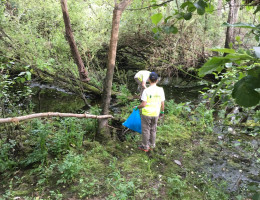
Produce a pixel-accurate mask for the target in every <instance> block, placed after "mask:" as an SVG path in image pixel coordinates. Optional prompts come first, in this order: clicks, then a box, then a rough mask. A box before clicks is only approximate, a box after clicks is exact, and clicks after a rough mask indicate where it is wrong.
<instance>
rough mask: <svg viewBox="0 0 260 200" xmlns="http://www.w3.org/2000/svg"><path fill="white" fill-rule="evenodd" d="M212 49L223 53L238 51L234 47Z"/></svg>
mask: <svg viewBox="0 0 260 200" xmlns="http://www.w3.org/2000/svg"><path fill="white" fill-rule="evenodd" d="M210 50H211V51H217V52H221V53H236V51H235V50H234V49H226V48H217V49H210Z"/></svg>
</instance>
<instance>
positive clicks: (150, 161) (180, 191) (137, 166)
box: [0, 101, 229, 200]
mask: <svg viewBox="0 0 260 200" xmlns="http://www.w3.org/2000/svg"><path fill="white" fill-rule="evenodd" d="M135 103H137V102H132V103H130V105H128V106H127V107H126V108H122V110H125V112H123V114H122V116H126V113H127V112H128V113H129V112H130V111H131V110H132V104H135ZM196 109H197V110H196ZM198 109H200V110H205V108H203V107H202V105H200V106H198V107H197V108H190V107H188V105H178V104H175V103H174V102H172V101H169V102H168V103H166V116H165V119H160V121H159V127H158V132H157V146H156V148H155V149H154V150H153V151H150V152H148V153H144V152H142V151H140V150H138V148H137V146H138V144H139V141H140V140H141V135H140V134H138V133H133V132H127V133H126V137H125V138H126V140H125V141H123V142H122V141H119V140H118V139H117V138H114V139H111V141H108V142H107V143H106V145H104V144H101V143H99V142H98V141H95V132H96V125H97V124H96V123H95V122H94V119H75V118H66V119H62V118H51V119H45V120H40V119H34V120H31V121H29V122H23V123H20V124H17V125H16V126H19V127H20V128H19V129H18V130H19V132H17V133H16V136H15V137H14V136H13V137H12V140H10V139H9V136H10V135H9V133H8V132H3V130H4V127H0V128H1V131H2V134H1V139H0V147H1V154H0V170H1V174H0V179H1V184H0V198H1V199H13V198H17V197H19V198H22V199H35V198H37V199H68V198H75V199H94V198H96V199H182V200H183V199H213V200H214V199H216V200H219V199H229V195H228V194H227V192H226V190H225V184H224V183H223V184H219V183H218V182H214V180H211V179H210V178H209V177H208V176H207V175H206V174H205V173H203V172H202V171H199V167H198V163H199V160H200V159H202V158H203V156H204V152H205V151H210V147H209V146H208V145H207V140H208V141H210V140H211V137H210V136H211V129H209V127H210V126H211V124H212V120H213V119H212V118H211V117H210V114H211V113H212V112H210V111H209V112H207V113H204V114H203V112H197V111H198ZM180 110H181V111H180ZM187 113H189V116H188V115H187ZM187 119H189V120H187ZM199 119H200V120H199ZM95 124H96V125H95ZM9 126H13V125H9ZM202 134H203V136H205V138H206V139H205V141H204V143H202V142H199V143H197V144H194V141H196V140H199V139H200V138H201V137H202ZM207 137H208V139H207ZM212 151H213V150H212ZM176 161H178V162H176Z"/></svg>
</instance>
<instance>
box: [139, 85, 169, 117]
mask: <svg viewBox="0 0 260 200" xmlns="http://www.w3.org/2000/svg"><path fill="white" fill-rule="evenodd" d="M141 100H142V101H146V106H145V107H144V108H143V109H142V114H143V115H145V116H151V117H156V116H159V114H160V109H161V102H162V101H165V95H164V90H163V88H161V87H158V86H157V85H152V86H150V87H148V88H146V89H145V90H144V91H143V94H142V97H141Z"/></svg>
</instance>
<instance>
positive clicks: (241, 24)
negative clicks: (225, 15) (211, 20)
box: [222, 22, 259, 29]
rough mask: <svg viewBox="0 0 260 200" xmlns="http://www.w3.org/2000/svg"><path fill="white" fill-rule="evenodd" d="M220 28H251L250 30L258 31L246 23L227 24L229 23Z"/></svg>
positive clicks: (252, 25)
mask: <svg viewBox="0 0 260 200" xmlns="http://www.w3.org/2000/svg"><path fill="white" fill-rule="evenodd" d="M222 26H229V27H239V28H251V29H259V28H257V27H256V26H255V25H254V24H247V23H235V24H229V23H226V22H225V23H223V24H222Z"/></svg>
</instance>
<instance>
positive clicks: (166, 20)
mask: <svg viewBox="0 0 260 200" xmlns="http://www.w3.org/2000/svg"><path fill="white" fill-rule="evenodd" d="M170 18H172V16H169V17H167V18H166V19H165V20H164V23H167V22H168V20H169V19H170Z"/></svg>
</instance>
